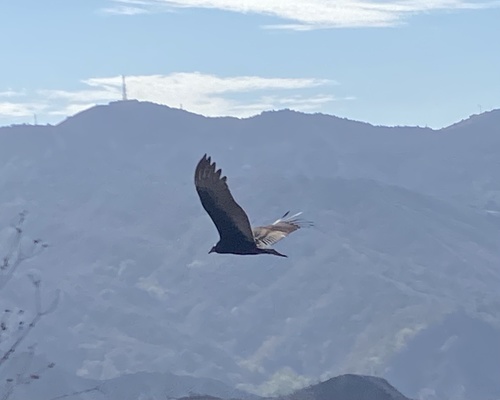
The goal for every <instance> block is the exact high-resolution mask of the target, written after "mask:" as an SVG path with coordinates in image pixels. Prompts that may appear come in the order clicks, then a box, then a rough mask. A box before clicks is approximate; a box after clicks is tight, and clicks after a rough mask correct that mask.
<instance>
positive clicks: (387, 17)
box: [103, 0, 500, 30]
mask: <svg viewBox="0 0 500 400" xmlns="http://www.w3.org/2000/svg"><path fill="white" fill-rule="evenodd" d="M112 3H113V4H114V5H113V6H112V7H109V8H107V9H106V10H103V11H105V12H108V13H115V14H120V13H122V14H126V13H127V12H126V11H127V8H129V7H132V8H134V9H138V10H141V12H161V11H166V10H172V9H176V8H207V9H219V10H225V11H232V12H237V13H255V14H261V15H270V16H274V17H277V18H280V19H284V20H286V21H291V22H292V23H284V24H273V25H268V26H266V27H267V28H280V29H293V30H308V29H319V28H341V27H368V26H369V27H387V26H394V25H397V24H400V23H402V22H403V21H404V20H405V19H406V18H408V17H409V16H411V15H414V14H420V13H427V12H431V11H445V10H459V9H480V8H488V7H499V6H500V2H499V1H497V0H495V1H492V0H484V1H466V0H394V1H391V0H389V1H381V0H378V1H370V0H336V1H332V0H287V1H268V0H112ZM121 11H123V12H121Z"/></svg>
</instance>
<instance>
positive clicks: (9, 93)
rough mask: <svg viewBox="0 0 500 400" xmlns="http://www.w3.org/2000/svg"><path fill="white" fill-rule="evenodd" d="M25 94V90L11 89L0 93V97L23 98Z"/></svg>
mask: <svg viewBox="0 0 500 400" xmlns="http://www.w3.org/2000/svg"><path fill="white" fill-rule="evenodd" d="M25 94H26V91H25V90H12V89H7V90H3V91H0V97H20V96H24V95H25Z"/></svg>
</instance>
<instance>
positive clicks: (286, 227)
mask: <svg viewBox="0 0 500 400" xmlns="http://www.w3.org/2000/svg"><path fill="white" fill-rule="evenodd" d="M289 213H290V211H287V212H286V213H285V215H283V216H282V217H281V218H280V219H278V220H276V221H274V222H273V223H272V224H271V225H266V226H257V227H255V228H253V236H254V239H255V243H256V244H257V247H259V248H265V247H269V246H272V245H273V244H275V243H276V242H279V241H280V240H281V239H284V238H286V237H287V236H288V235H289V234H290V233H292V232H295V231H296V230H297V229H300V228H304V227H306V226H312V225H313V223H312V222H310V221H305V220H302V219H299V218H297V217H298V216H299V215H300V214H302V213H301V212H299V213H297V214H295V215H292V216H291V217H288V218H286V216H287V215H288V214H289Z"/></svg>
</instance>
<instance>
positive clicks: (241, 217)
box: [194, 154, 313, 257]
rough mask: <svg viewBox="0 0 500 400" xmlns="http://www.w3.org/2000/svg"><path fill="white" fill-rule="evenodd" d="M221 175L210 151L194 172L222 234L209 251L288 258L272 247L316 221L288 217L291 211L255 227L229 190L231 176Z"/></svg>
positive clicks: (195, 181) (196, 183)
mask: <svg viewBox="0 0 500 400" xmlns="http://www.w3.org/2000/svg"><path fill="white" fill-rule="evenodd" d="M221 175H222V171H221V170H220V169H218V170H216V166H215V162H213V163H212V162H211V159H210V157H207V155H206V154H205V155H204V156H203V158H202V159H201V160H200V161H199V163H198V165H197V166H196V170H195V174H194V184H195V186H196V191H197V192H198V195H199V196H200V200H201V204H202V206H203V208H204V209H205V211H206V212H207V213H208V215H209V216H210V218H211V219H212V221H213V223H214V224H215V226H216V228H217V230H218V232H219V236H220V239H219V241H218V242H217V244H215V245H214V246H213V247H212V249H211V250H210V251H209V254H210V253H213V252H215V253H220V254H227V253H230V254H240V255H249V254H274V255H275V256H280V257H287V256H286V255H285V254H281V253H279V252H277V251H276V250H275V249H273V248H271V246H272V245H273V244H275V243H276V242H278V241H280V240H281V239H283V238H285V237H287V236H288V235H289V234H290V233H292V232H294V231H296V230H297V229H300V228H302V227H305V226H312V225H313V224H312V223H311V222H309V221H303V220H301V219H299V218H297V217H298V216H299V215H300V214H302V213H297V214H295V215H292V216H290V217H288V214H289V212H287V213H285V215H283V216H282V217H281V218H279V219H278V220H276V221H275V222H273V223H272V224H270V225H265V226H257V227H254V228H252V227H251V226H250V221H249V220H248V216H247V214H246V213H245V211H244V210H243V209H242V208H241V207H240V206H239V204H238V203H236V201H235V200H234V198H233V196H232V195H231V192H230V191H229V188H228V186H227V182H226V181H227V177H225V176H221Z"/></svg>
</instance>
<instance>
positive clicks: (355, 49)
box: [0, 0, 500, 128]
mask: <svg viewBox="0 0 500 400" xmlns="http://www.w3.org/2000/svg"><path fill="white" fill-rule="evenodd" d="M4 3H5V4H2V6H1V10H0V54H1V60H2V62H1V63H0V125H8V124H12V123H23V122H26V123H32V122H33V114H35V113H36V115H37V119H38V122H39V123H42V124H45V123H57V122H59V121H61V120H63V119H64V118H65V117H66V116H69V115H72V114H74V113H76V112H78V111H80V110H82V109H85V108H88V107H90V106H91V105H93V104H106V103H108V102H109V101H113V100H118V99H120V98H121V89H120V83H121V77H120V75H121V74H125V75H126V82H127V88H128V93H129V97H130V98H137V99H139V100H148V101H153V102H156V103H161V104H167V105H169V106H172V107H179V106H180V105H181V104H182V107H183V108H184V109H186V110H189V111H193V112H196V113H200V114H204V115H213V116H215V115H234V116H239V117H244V116H249V115H254V114H257V113H259V112H261V111H263V110H268V109H282V108H291V109H296V110H301V111H306V112H323V113H328V114H334V115H338V116H341V117H347V118H351V119H356V120H362V121H367V122H371V123H373V124H384V125H420V126H425V125H428V126H431V127H435V128H439V127H442V126H446V125H449V124H451V123H453V122H456V121H458V120H460V119H463V118H466V117H468V116H469V115H470V114H474V113H478V112H479V111H480V110H482V111H486V110H490V109H493V108H500V52H499V51H497V42H498V39H499V38H500V23H499V21H500V1H488V0H485V1H475V2H467V1H462V0H428V1H407V0H400V1H392V0H383V1H382V0H377V1H375V0H374V1H370V0H356V1H353V0H339V1H331V0H301V1H296V0H275V1H272V0H267V1H266V0H246V1H239V0H177V1H167V0H114V1H113V0H80V1H68V0H48V1H39V0H16V1H11V2H4Z"/></svg>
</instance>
